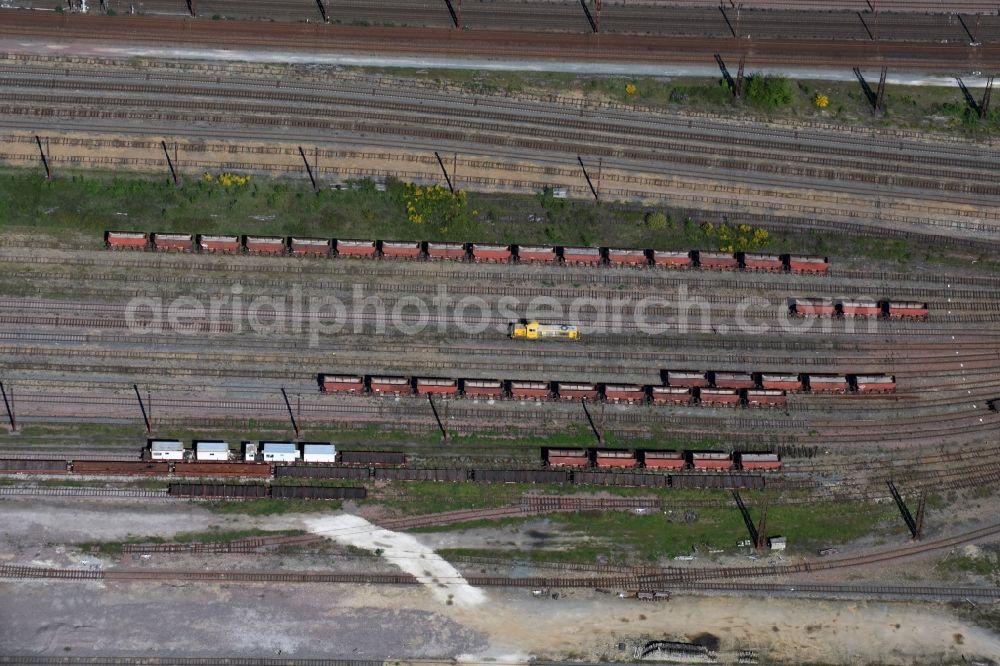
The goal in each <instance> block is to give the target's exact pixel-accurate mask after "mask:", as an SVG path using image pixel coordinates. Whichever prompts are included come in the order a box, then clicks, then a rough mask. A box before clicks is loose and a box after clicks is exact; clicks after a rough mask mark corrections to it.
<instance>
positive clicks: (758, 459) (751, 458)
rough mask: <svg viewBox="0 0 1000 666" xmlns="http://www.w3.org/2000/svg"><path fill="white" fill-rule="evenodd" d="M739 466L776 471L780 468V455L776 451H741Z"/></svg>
mask: <svg viewBox="0 0 1000 666" xmlns="http://www.w3.org/2000/svg"><path fill="white" fill-rule="evenodd" d="M740 467H742V468H743V469H760V470H769V471H776V470H779V469H781V456H779V455H778V454H777V453H741V454H740Z"/></svg>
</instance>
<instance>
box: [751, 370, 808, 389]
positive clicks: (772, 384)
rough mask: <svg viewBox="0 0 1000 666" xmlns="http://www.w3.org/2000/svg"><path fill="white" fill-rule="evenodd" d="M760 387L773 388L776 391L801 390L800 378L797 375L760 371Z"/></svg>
mask: <svg viewBox="0 0 1000 666" xmlns="http://www.w3.org/2000/svg"><path fill="white" fill-rule="evenodd" d="M760 387H761V388H763V389H774V390H778V391H793V392H794V391H801V390H802V389H803V387H802V378H801V377H799V375H783V374H772V373H767V372H762V373H761V374H760Z"/></svg>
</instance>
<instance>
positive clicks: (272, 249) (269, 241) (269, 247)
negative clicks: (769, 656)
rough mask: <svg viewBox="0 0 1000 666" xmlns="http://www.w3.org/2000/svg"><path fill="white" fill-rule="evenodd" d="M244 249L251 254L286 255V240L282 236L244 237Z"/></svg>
mask: <svg viewBox="0 0 1000 666" xmlns="http://www.w3.org/2000/svg"><path fill="white" fill-rule="evenodd" d="M243 247H245V248H246V250H247V252H248V253H250V254H276V255H277V254H284V253H285V239H284V238H282V237H281V236H244V237H243Z"/></svg>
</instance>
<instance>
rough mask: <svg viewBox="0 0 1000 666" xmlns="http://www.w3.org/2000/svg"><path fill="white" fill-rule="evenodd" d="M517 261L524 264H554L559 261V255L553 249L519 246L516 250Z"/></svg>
mask: <svg viewBox="0 0 1000 666" xmlns="http://www.w3.org/2000/svg"><path fill="white" fill-rule="evenodd" d="M517 260H518V261H520V262H521V263H525V264H554V263H556V262H557V261H558V260H559V255H557V254H556V249H555V248H554V247H542V246H540V245H520V246H518V248H517Z"/></svg>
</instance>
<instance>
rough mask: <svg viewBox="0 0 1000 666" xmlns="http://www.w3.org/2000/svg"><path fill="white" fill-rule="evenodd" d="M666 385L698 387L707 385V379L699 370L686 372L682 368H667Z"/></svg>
mask: <svg viewBox="0 0 1000 666" xmlns="http://www.w3.org/2000/svg"><path fill="white" fill-rule="evenodd" d="M667 385H668V386H681V387H685V388H700V387H702V386H705V387H707V386H708V379H706V378H705V374H704V373H701V372H688V371H684V370H668V371H667Z"/></svg>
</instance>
